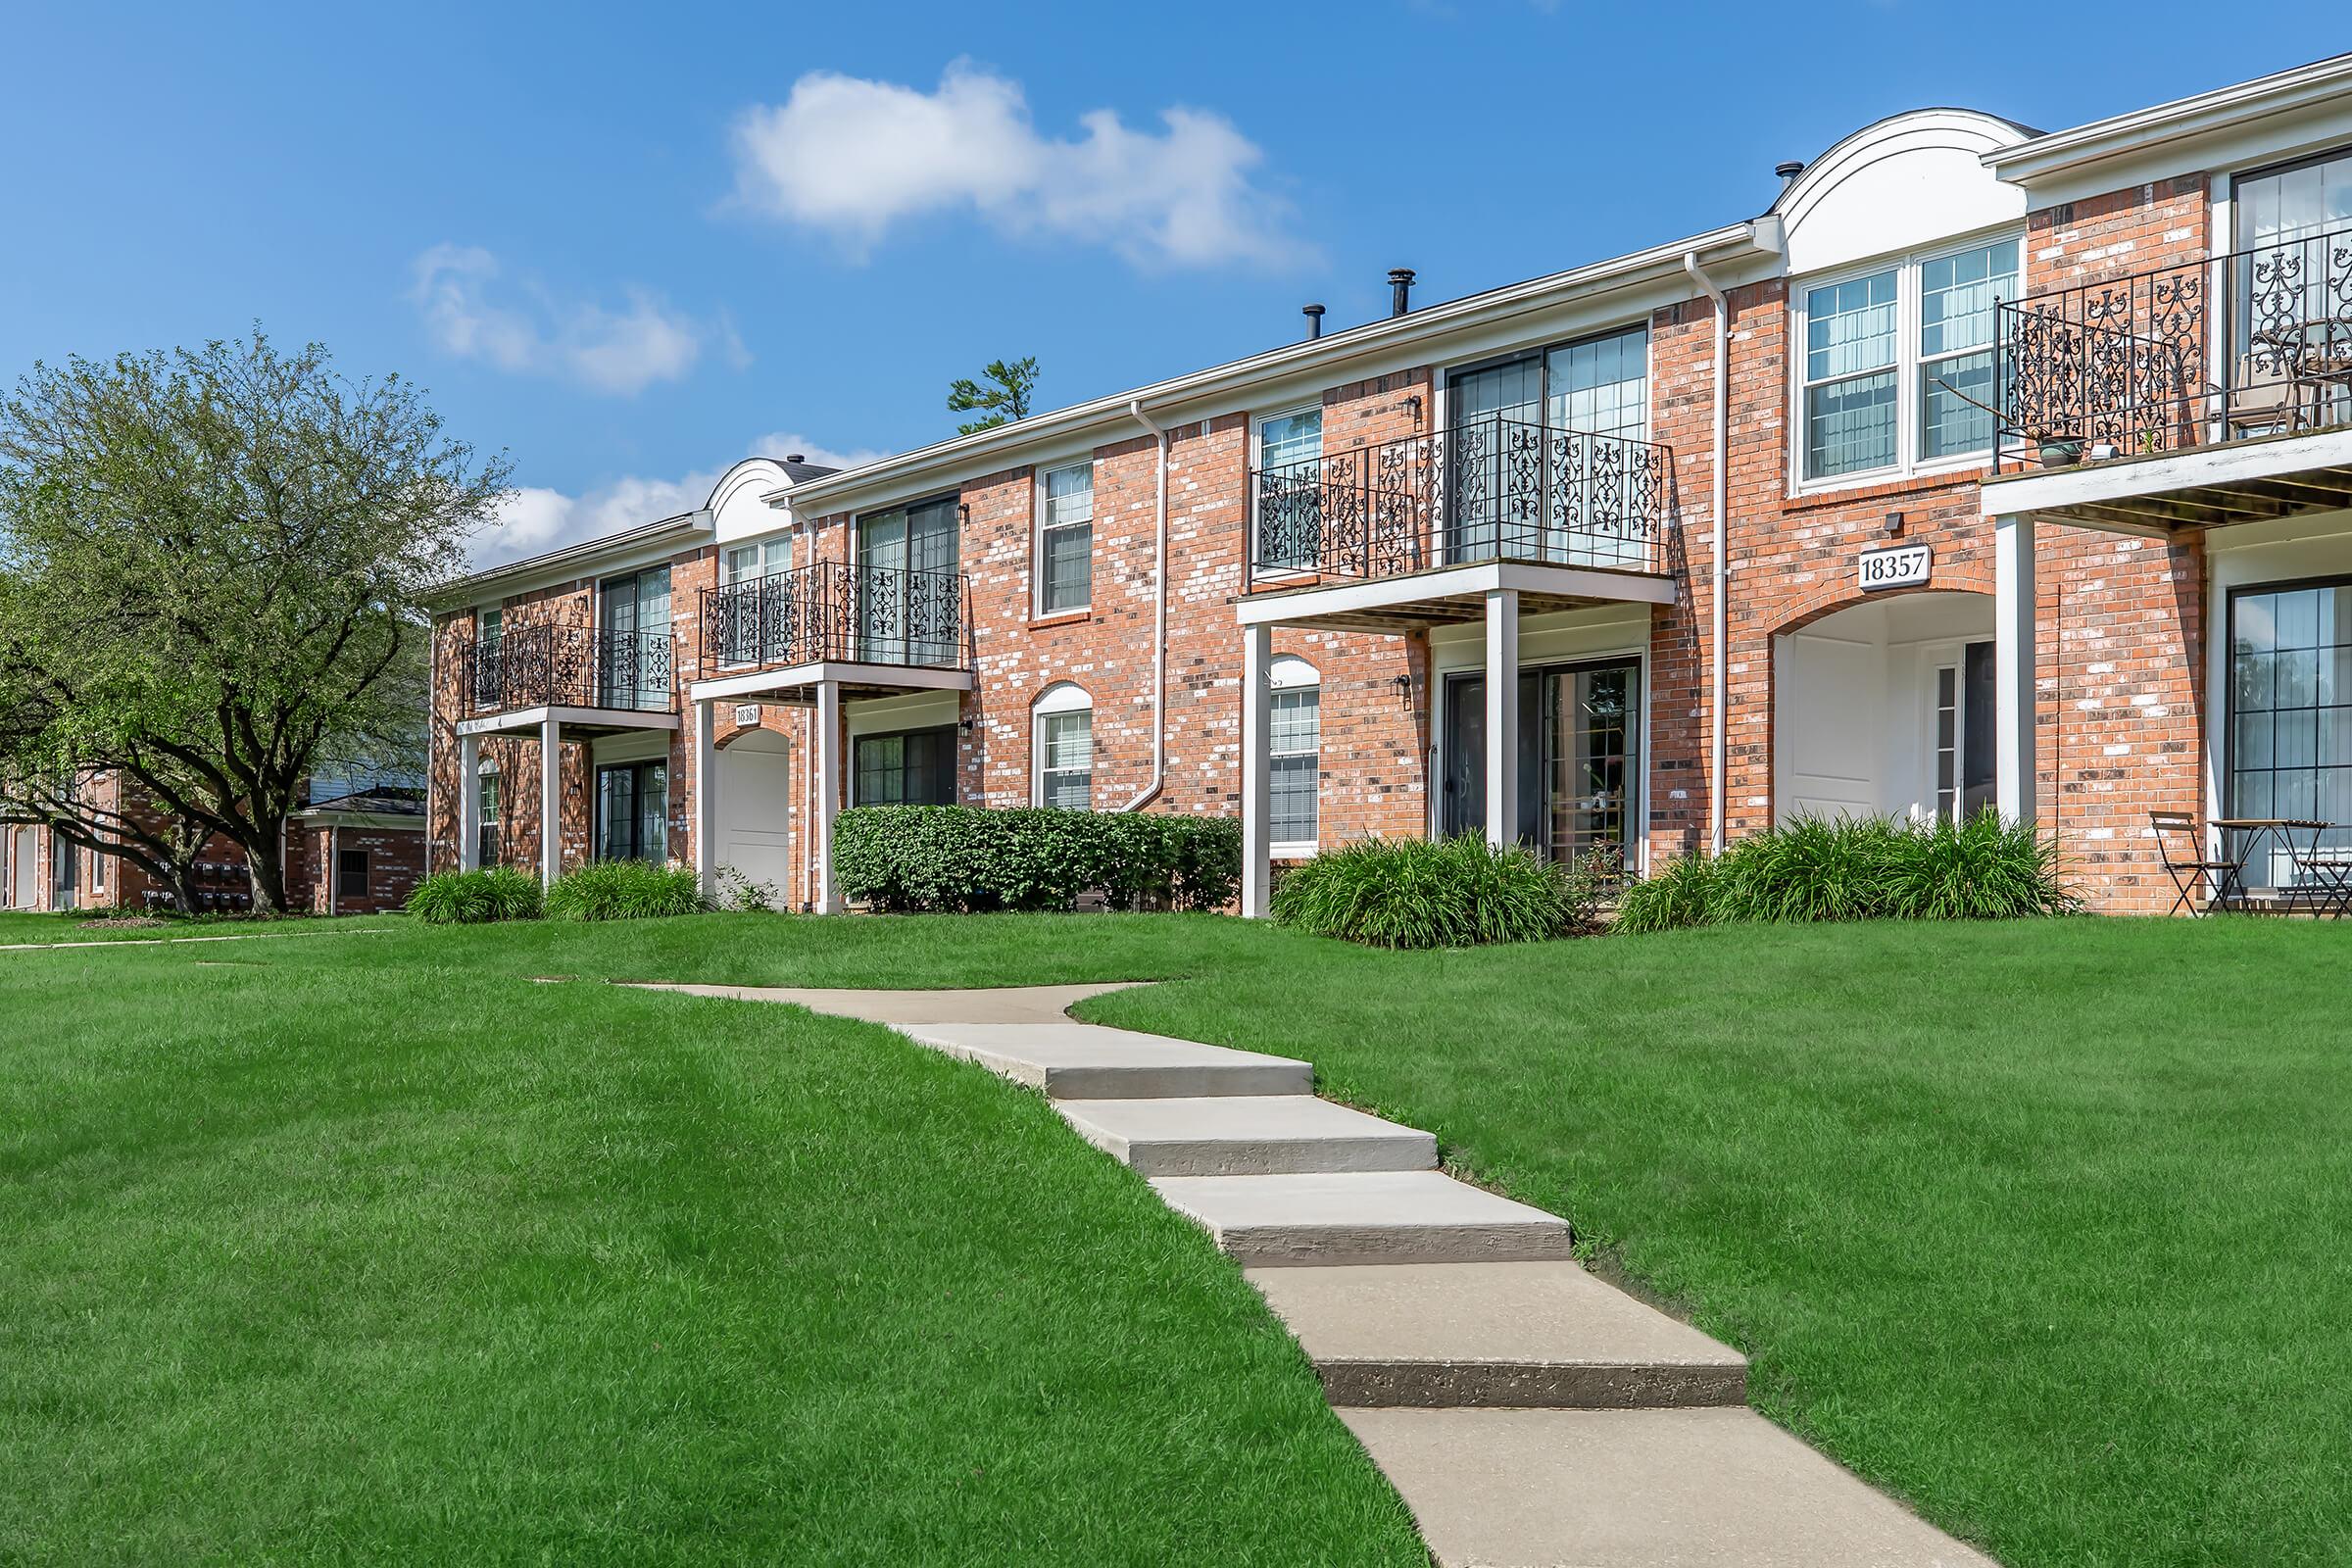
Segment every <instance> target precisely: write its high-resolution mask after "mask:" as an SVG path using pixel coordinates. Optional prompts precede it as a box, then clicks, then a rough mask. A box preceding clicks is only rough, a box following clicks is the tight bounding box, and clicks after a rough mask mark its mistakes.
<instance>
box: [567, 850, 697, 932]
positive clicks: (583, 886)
mask: <svg viewBox="0 0 2352 1568" xmlns="http://www.w3.org/2000/svg"><path fill="white" fill-rule="evenodd" d="M709 907H710V905H709V904H707V903H706V902H705V901H704V899H703V888H702V879H701V878H700V877H698V876H697V875H696V874H695V870H694V867H693V866H691V865H655V864H653V863H652V862H650V861H646V860H600V861H598V862H597V863H596V864H593V865H583V866H581V867H580V868H579V869H578V870H576V871H567V872H565V873H564V875H562V876H560V877H558V878H556V880H555V883H554V885H553V886H551V887H550V888H549V889H548V890H547V916H548V918H549V919H551V920H659V919H664V918H666V917H668V916H670V915H674V914H695V913H699V912H700V911H702V910H704V909H707V908H709Z"/></svg>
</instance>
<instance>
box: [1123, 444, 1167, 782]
mask: <svg viewBox="0 0 2352 1568" xmlns="http://www.w3.org/2000/svg"><path fill="white" fill-rule="evenodd" d="M1127 413H1128V415H1129V416H1130V417H1132V418H1133V419H1134V420H1135V422H1136V423H1138V424H1140V425H1142V426H1143V427H1144V428H1145V429H1147V430H1149V431H1151V432H1152V435H1153V436H1154V437H1156V438H1157V439H1158V441H1159V462H1158V464H1157V469H1158V472H1157V476H1156V478H1157V482H1156V483H1155V484H1154V486H1153V487H1152V488H1153V499H1152V512H1153V515H1154V527H1153V537H1154V539H1155V540H1156V543H1155V544H1154V546H1153V548H1152V782H1151V783H1149V784H1147V785H1145V786H1144V792H1143V793H1142V794H1141V795H1138V796H1137V797H1136V798H1135V799H1134V800H1132V801H1129V802H1128V803H1127V807H1126V809H1128V810H1130V811H1136V810H1141V809H1143V808H1144V807H1146V806H1149V805H1150V804H1151V803H1152V798H1153V797H1155V796H1156V795H1158V794H1159V791H1160V786H1161V785H1163V784H1165V783H1166V782H1167V777H1168V715H1167V706H1168V432H1167V431H1166V430H1165V429H1163V428H1162V427H1161V426H1160V425H1158V424H1156V423H1154V422H1153V421H1152V416H1150V415H1148V414H1146V413H1145V412H1144V401H1143V399H1141V398H1129V399H1128V400H1127Z"/></svg>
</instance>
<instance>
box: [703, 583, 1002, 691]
mask: <svg viewBox="0 0 2352 1568" xmlns="http://www.w3.org/2000/svg"><path fill="white" fill-rule="evenodd" d="M971 597H972V590H971V579H970V578H968V577H966V576H965V575H964V574H963V573H961V572H958V571H916V570H908V569H907V568H905V567H898V566H869V565H856V564H850V563H846V562H838V561H819V562H812V563H810V564H808V565H806V566H796V567H794V568H793V569H792V570H790V571H782V572H777V573H774V574H773V575H770V576H765V577H755V578H751V579H748V580H746V581H743V582H736V583H729V584H727V585H726V586H725V587H721V588H706V589H704V590H703V592H702V596H701V602H700V603H701V612H700V613H701V626H702V648H701V652H700V655H699V657H698V659H697V662H696V665H695V682H696V686H695V695H696V696H697V698H698V699H701V698H707V697H712V696H727V695H735V694H748V693H752V692H773V693H777V694H778V695H780V696H785V697H787V698H789V696H790V695H791V694H792V693H793V691H794V690H795V689H796V688H799V687H803V686H811V685H813V684H814V683H816V682H818V681H821V680H836V681H840V682H841V683H842V684H843V688H844V690H845V692H846V693H848V694H850V695H867V694H874V695H879V694H882V693H887V692H898V691H909V690H923V689H933V688H948V689H958V688H962V687H966V686H969V685H970V684H971V679H970V671H971V667H972V648H971V626H972V616H971Z"/></svg>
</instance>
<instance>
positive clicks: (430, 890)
mask: <svg viewBox="0 0 2352 1568" xmlns="http://www.w3.org/2000/svg"><path fill="white" fill-rule="evenodd" d="M408 910H409V912H410V913H411V914H413V915H415V916H417V919H419V920H422V921H423V922H425V924H427V925H482V924H486V923H488V922H490V921H493V920H536V919H538V918H539V913H540V896H539V879H538V878H537V877H535V876H531V875H529V874H528V873H526V872H522V871H517V870H515V868H514V867H513V866H506V865H500V866H492V867H489V868H488V869H485V870H480V871H436V872H434V873H433V874H432V875H431V876H428V877H426V878H425V879H424V880H423V881H421V882H419V883H417V886H416V888H415V890H414V891H412V892H411V893H410V894H409V902H408Z"/></svg>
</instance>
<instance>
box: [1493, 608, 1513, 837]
mask: <svg viewBox="0 0 2352 1568" xmlns="http://www.w3.org/2000/svg"><path fill="white" fill-rule="evenodd" d="M1486 680H1487V842H1488V843H1489V844H1492V845H1494V846H1495V848H1497V849H1503V848H1507V847H1508V846H1510V845H1513V844H1516V843H1518V842H1519V591H1518V590H1517V589H1515V588H1497V589H1495V591H1494V592H1492V593H1490V594H1488V595H1487V674H1486Z"/></svg>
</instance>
